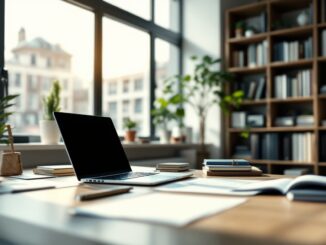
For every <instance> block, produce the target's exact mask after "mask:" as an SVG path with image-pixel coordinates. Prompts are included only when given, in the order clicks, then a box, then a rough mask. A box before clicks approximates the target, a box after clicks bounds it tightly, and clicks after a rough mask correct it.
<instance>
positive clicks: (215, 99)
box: [180, 55, 244, 157]
mask: <svg viewBox="0 0 326 245" xmlns="http://www.w3.org/2000/svg"><path fill="white" fill-rule="evenodd" d="M192 60H193V61H194V62H196V64H195V69H194V71H193V74H191V75H185V76H183V77H180V83H181V88H182V91H183V101H184V102H186V103H187V104H189V105H190V106H191V107H192V108H193V110H194V111H195V113H196V114H197V116H198V118H199V136H200V139H199V141H200V144H201V152H200V154H202V156H203V157H204V156H206V155H207V151H206V148H205V129H206V117H207V114H208V112H209V109H210V108H211V107H212V106H214V105H219V106H220V107H221V108H222V110H223V112H228V111H229V109H230V108H231V107H238V106H239V105H240V104H241V102H242V99H243V97H244V92H243V91H242V90H236V91H234V92H231V93H227V92H226V91H224V87H225V84H226V83H228V82H232V81H233V75H232V74H231V73H228V72H226V71H223V70H219V69H218V66H217V65H218V64H220V63H221V59H214V58H212V57H210V56H208V55H206V56H203V57H202V58H200V59H199V58H197V57H196V56H193V57H192Z"/></svg>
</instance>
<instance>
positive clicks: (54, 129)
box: [40, 120, 60, 144]
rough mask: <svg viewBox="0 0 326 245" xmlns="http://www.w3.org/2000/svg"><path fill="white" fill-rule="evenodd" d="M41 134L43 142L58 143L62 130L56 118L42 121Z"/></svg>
mask: <svg viewBox="0 0 326 245" xmlns="http://www.w3.org/2000/svg"><path fill="white" fill-rule="evenodd" d="M40 136H41V142H42V143H43V144H58V143H59V141H60V131H59V128H58V126H57V124H56V122H55V121H54V120H41V121H40Z"/></svg>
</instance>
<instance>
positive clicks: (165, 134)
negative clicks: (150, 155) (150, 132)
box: [160, 129, 171, 144]
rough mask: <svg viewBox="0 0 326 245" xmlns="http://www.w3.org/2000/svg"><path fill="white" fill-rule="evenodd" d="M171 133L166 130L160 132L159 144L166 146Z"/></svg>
mask: <svg viewBox="0 0 326 245" xmlns="http://www.w3.org/2000/svg"><path fill="white" fill-rule="evenodd" d="M170 137H171V131H169V130H167V129H162V130H160V143H161V144H168V143H169V142H170Z"/></svg>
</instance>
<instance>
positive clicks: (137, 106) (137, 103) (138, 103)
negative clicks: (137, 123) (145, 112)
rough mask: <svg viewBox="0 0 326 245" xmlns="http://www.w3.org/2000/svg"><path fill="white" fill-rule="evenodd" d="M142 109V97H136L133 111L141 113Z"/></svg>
mask: <svg viewBox="0 0 326 245" xmlns="http://www.w3.org/2000/svg"><path fill="white" fill-rule="evenodd" d="M142 109H143V100H142V99H136V100H135V110H134V111H135V113H142Z"/></svg>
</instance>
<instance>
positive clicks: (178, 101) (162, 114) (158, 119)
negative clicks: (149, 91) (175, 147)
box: [151, 76, 185, 144]
mask: <svg viewBox="0 0 326 245" xmlns="http://www.w3.org/2000/svg"><path fill="white" fill-rule="evenodd" d="M178 82H179V77H178V76H172V77H169V78H168V79H166V80H165V81H164V83H163V88H162V91H163V94H162V96H161V97H158V98H157V99H156V100H155V102H154V109H153V110H152V111H151V114H152V116H153V122H154V124H155V125H157V126H158V127H159V128H160V133H159V134H160V143H162V144H166V143H169V142H170V137H171V131H169V130H168V124H169V123H170V121H175V122H176V123H177V124H178V127H179V128H183V126H184V125H183V118H184V115H185V112H184V109H183V107H182V102H183V96H182V95H181V94H180V92H179V87H178Z"/></svg>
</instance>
